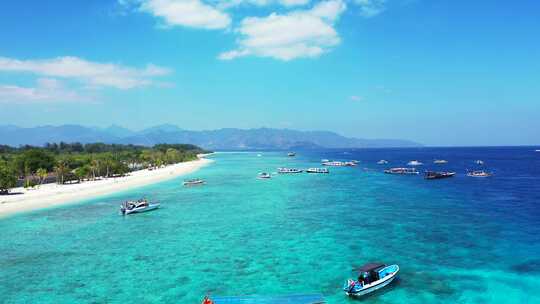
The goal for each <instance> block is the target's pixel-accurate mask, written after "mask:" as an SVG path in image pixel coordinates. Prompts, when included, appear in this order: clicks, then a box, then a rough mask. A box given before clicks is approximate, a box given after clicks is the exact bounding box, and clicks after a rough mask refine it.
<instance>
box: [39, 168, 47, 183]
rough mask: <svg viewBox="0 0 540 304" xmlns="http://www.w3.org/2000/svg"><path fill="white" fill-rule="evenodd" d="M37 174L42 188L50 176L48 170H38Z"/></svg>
mask: <svg viewBox="0 0 540 304" xmlns="http://www.w3.org/2000/svg"><path fill="white" fill-rule="evenodd" d="M36 174H37V176H38V177H39V185H40V186H41V185H42V184H43V182H44V181H45V179H46V178H47V176H49V173H48V172H47V170H46V169H43V168H39V169H37V171H36Z"/></svg>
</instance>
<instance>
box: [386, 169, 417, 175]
mask: <svg viewBox="0 0 540 304" xmlns="http://www.w3.org/2000/svg"><path fill="white" fill-rule="evenodd" d="M384 173H386V174H402V175H409V174H420V172H418V170H416V168H391V169H387V170H384Z"/></svg>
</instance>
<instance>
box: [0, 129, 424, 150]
mask: <svg viewBox="0 0 540 304" xmlns="http://www.w3.org/2000/svg"><path fill="white" fill-rule="evenodd" d="M61 141H63V142H80V143H91V142H103V143H117V144H136V145H145V146H151V145H154V144H159V143H171V144H173V143H189V144H194V145H198V146H200V147H202V148H205V149H210V150H274V149H275V150H281V149H283V150H289V149H298V150H301V149H324V148H387V147H419V146H421V144H419V143H416V142H413V141H409V140H401V139H360V138H351V137H345V136H341V135H339V134H337V133H334V132H329V131H297V130H290V129H271V128H258V129H234V128H225V129H218V130H208V131H190V130H184V129H181V128H179V127H178V126H175V125H170V124H165V125H159V126H155V127H151V128H147V129H144V130H141V131H132V130H130V129H127V128H124V127H121V126H117V125H112V126H109V127H107V128H97V127H85V126H80V125H61V126H38V127H31V128H22V127H17V126H13V125H4V126H0V144H4V145H9V146H21V145H33V146H41V145H44V144H45V143H47V142H61Z"/></svg>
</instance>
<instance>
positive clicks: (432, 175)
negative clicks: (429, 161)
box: [424, 171, 456, 179]
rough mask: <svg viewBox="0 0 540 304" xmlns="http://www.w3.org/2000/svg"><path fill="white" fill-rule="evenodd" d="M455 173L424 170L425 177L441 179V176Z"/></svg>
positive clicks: (449, 175)
mask: <svg viewBox="0 0 540 304" xmlns="http://www.w3.org/2000/svg"><path fill="white" fill-rule="evenodd" d="M454 175H456V172H445V171H441V172H436V171H426V174H425V175H424V178H425V179H441V178H448V177H452V176H454Z"/></svg>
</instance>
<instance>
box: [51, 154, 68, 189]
mask: <svg viewBox="0 0 540 304" xmlns="http://www.w3.org/2000/svg"><path fill="white" fill-rule="evenodd" d="M54 170H55V171H56V182H57V183H59V184H64V176H65V175H66V173H67V172H68V170H69V168H68V165H67V162H66V161H65V160H62V159H61V160H59V161H58V162H57V163H56V167H55V168H54Z"/></svg>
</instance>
